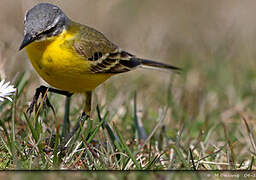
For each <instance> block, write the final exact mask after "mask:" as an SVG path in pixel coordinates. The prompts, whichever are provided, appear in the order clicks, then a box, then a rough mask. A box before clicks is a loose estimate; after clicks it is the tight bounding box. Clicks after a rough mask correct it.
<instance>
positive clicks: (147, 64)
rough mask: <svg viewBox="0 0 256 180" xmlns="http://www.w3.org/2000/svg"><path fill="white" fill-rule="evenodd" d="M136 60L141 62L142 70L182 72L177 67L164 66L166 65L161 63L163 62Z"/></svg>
mask: <svg viewBox="0 0 256 180" xmlns="http://www.w3.org/2000/svg"><path fill="white" fill-rule="evenodd" d="M136 59H137V60H139V61H140V63H141V67H142V68H150V69H159V70H161V69H166V70H174V71H177V72H180V71H182V69H181V68H179V67H176V66H172V65H169V64H164V63H161V62H156V61H151V60H148V59H141V58H136Z"/></svg>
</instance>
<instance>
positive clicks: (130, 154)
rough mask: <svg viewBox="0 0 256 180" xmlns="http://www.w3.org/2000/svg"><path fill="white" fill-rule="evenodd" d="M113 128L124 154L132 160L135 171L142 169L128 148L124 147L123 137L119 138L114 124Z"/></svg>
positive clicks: (119, 135)
mask: <svg viewBox="0 0 256 180" xmlns="http://www.w3.org/2000/svg"><path fill="white" fill-rule="evenodd" d="M113 127H114V129H115V132H116V134H117V136H118V138H119V139H120V144H121V145H122V146H123V148H124V150H125V152H126V153H127V154H128V156H129V157H130V158H131V159H132V161H133V163H134V164H135V166H136V168H137V169H142V167H141V165H140V164H139V163H138V161H137V160H136V158H135V156H134V155H133V154H132V152H131V150H130V149H129V148H128V146H127V145H126V143H125V141H124V139H123V137H122V136H121V134H120V132H119V131H118V129H117V127H116V126H115V124H113Z"/></svg>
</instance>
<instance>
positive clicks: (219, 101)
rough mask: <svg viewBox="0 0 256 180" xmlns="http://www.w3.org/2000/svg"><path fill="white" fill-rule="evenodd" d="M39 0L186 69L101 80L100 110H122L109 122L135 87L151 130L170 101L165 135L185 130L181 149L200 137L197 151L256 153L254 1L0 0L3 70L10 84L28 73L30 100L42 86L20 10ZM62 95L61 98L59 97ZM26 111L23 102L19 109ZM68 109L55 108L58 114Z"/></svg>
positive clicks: (128, 46)
mask: <svg viewBox="0 0 256 180" xmlns="http://www.w3.org/2000/svg"><path fill="white" fill-rule="evenodd" d="M38 2H50V3H54V4H56V5H58V6H59V7H60V8H62V9H63V11H64V12H65V13H66V14H67V16H69V17H70V18H71V19H73V20H74V21H77V22H80V23H82V24H86V25H89V26H92V27H94V28H96V29H97V30H99V31H101V32H103V33H104V34H105V35H106V36H107V37H108V38H109V39H110V40H111V41H113V42H114V43H115V44H117V45H119V46H120V47H121V48H123V49H125V50H126V51H128V52H130V53H132V54H136V55H137V56H139V57H143V58H148V59H153V60H157V61H162V62H166V63H170V64H172V65H175V66H179V67H181V68H183V69H184V72H183V73H181V74H180V75H177V74H175V75H174V74H172V75H170V74H169V73H166V72H160V71H151V70H143V69H141V70H136V71H134V72H128V73H124V74H122V75H119V76H115V77H113V78H111V79H110V80H108V81H107V82H106V83H104V84H103V85H101V86H100V87H99V88H97V89H96V96H95V97H94V107H95V104H100V105H104V106H105V107H106V108H107V109H108V110H109V111H110V112H112V114H115V113H116V114H115V115H113V116H112V121H118V119H119V117H120V116H123V115H124V114H125V113H126V112H127V107H128V106H129V105H130V104H131V103H132V101H131V97H132V96H133V93H134V91H135V90H136V91H137V108H138V112H139V113H140V114H139V116H140V117H141V119H142V122H143V123H144V126H145V128H146V131H147V132H148V133H149V132H151V130H152V128H153V127H154V125H155V124H156V119H157V117H158V114H160V113H161V112H162V111H161V110H163V108H164V107H166V106H167V107H168V111H167V116H166V118H165V120H164V124H165V127H166V128H167V134H168V136H169V137H170V138H175V137H176V136H178V135H179V133H181V132H182V137H181V139H180V142H179V143H180V144H181V145H182V146H184V147H186V148H188V147H190V146H191V145H192V146H193V147H198V146H199V145H198V144H200V142H201V143H203V144H204V145H202V144H200V147H198V148H199V149H198V154H200V153H203V154H204V155H206V154H207V153H208V154H209V153H212V152H214V150H216V149H218V148H220V147H222V146H225V145H227V144H229V145H228V146H227V147H226V151H225V153H224V152H222V153H221V154H220V156H218V158H217V157H216V158H217V159H218V160H219V161H225V162H226V161H227V162H228V161H229V160H230V158H229V157H231V159H232V158H234V157H235V155H236V160H237V162H238V163H241V162H243V161H248V162H249V160H250V159H251V156H253V157H254V156H255V154H254V153H255V152H254V151H255V149H254V150H253V148H252V145H251V141H250V139H249V137H248V131H247V130H246V128H245V125H244V122H243V121H242V117H245V118H246V120H247V123H248V124H249V126H250V128H251V130H252V132H254V131H255V123H254V122H255V111H256V106H255V105H256V104H255V103H256V101H255V100H256V99H255V95H256V71H255V68H256V60H255V58H256V22H255V17H256V11H255V8H256V1H239V0H226V1H205V0H198V1H191V0H180V1H175V0H161V1H155V0H140V1H138V0H111V1H106V0H76V1H71V0H66V1H35V0H19V1H8V0H1V2H0V9H1V11H0V25H1V26H0V27H1V30H0V31H1V33H0V77H1V78H4V79H7V80H9V81H12V80H13V79H14V78H15V77H16V76H17V74H19V73H22V72H24V71H31V77H30V81H29V84H28V85H27V87H26V93H23V95H22V96H23V98H24V99H25V101H26V102H27V101H29V100H30V99H31V98H32V95H33V92H34V89H35V88H36V87H37V86H39V85H40V84H42V83H44V82H43V81H42V80H41V79H40V78H39V77H38V76H37V74H36V72H35V71H34V70H33V68H32V67H31V65H30V63H29V61H28V59H27V57H26V54H25V52H24V51H21V52H19V51H18V48H19V45H20V43H21V41H22V38H23V18H24V14H25V12H26V10H28V9H30V8H31V7H33V6H34V5H35V4H37V3H38ZM79 97H80V96H76V97H75V98H74V99H73V100H72V102H73V104H72V106H75V105H77V106H78V107H81V104H82V100H80V98H79ZM59 102H60V104H63V103H64V101H63V98H62V99H60V101H59ZM59 107H61V105H59ZM25 108H26V107H20V109H21V111H22V110H23V111H24V109H25ZM63 110H64V109H63V108H60V109H58V114H57V115H58V117H59V119H62V117H63ZM61 112H62V113H61ZM119 123H121V122H119ZM122 123H123V122H122ZM124 123H125V122H124ZM223 124H224V125H223ZM129 127H130V126H127V129H123V131H125V130H128V131H129V130H131V129H129ZM121 131H122V130H121ZM127 136H128V137H129V135H127ZM125 138H127V137H126V135H125ZM200 138H201V139H200ZM198 141H200V142H198ZM233 148H234V149H233ZM252 152H254V153H252ZM201 156H202V154H201V155H198V157H201ZM233 160H234V159H233ZM209 168H210V167H209ZM218 168H223V169H228V168H227V167H226V166H224V167H222V166H218ZM206 169H207V168H206Z"/></svg>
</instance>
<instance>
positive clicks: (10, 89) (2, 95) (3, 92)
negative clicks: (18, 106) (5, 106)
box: [0, 80, 16, 102]
mask: <svg viewBox="0 0 256 180" xmlns="http://www.w3.org/2000/svg"><path fill="white" fill-rule="evenodd" d="M15 91H16V89H15V88H14V86H13V85H10V82H7V83H4V80H2V81H1V82H0V102H1V101H4V100H5V99H8V100H9V101H11V102H12V99H11V98H10V97H9V96H10V95H12V94H13V93H14V92H15Z"/></svg>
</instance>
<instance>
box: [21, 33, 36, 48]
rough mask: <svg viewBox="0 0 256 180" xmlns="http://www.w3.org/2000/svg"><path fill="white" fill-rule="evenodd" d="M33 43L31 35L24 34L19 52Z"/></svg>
mask: <svg viewBox="0 0 256 180" xmlns="http://www.w3.org/2000/svg"><path fill="white" fill-rule="evenodd" d="M33 41H34V38H32V36H31V35H29V34H26V35H25V36H24V39H23V41H22V43H21V45H20V48H19V51H20V50H22V49H23V48H24V47H26V46H27V45H29V44H30V43H32V42H33Z"/></svg>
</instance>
